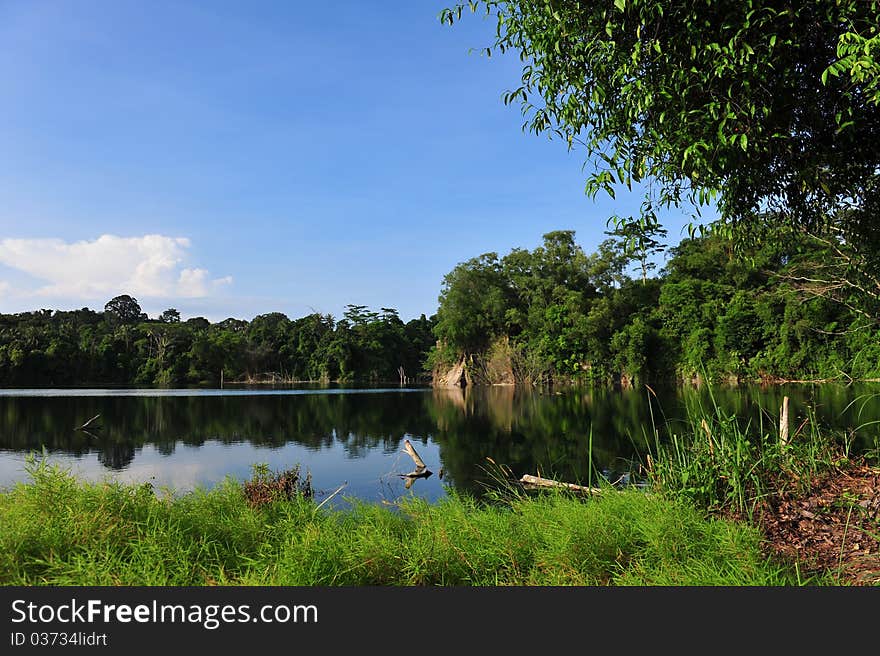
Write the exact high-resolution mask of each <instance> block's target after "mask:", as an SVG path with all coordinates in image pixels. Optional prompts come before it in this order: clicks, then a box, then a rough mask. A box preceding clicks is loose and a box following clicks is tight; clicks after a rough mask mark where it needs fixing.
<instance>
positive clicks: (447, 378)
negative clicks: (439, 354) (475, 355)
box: [433, 356, 473, 387]
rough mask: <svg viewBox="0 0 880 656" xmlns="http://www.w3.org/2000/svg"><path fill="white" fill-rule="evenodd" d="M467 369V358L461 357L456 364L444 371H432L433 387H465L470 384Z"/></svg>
mask: <svg viewBox="0 0 880 656" xmlns="http://www.w3.org/2000/svg"><path fill="white" fill-rule="evenodd" d="M472 382H473V381H472V380H471V376H470V373H469V372H468V367H467V357H466V356H462V357H461V358H460V359H459V360H458V362H456V363H455V364H454V365H452V367H450V368H449V369H447V370H445V371H441V370H436V369H435V370H434V373H433V385H434V387H465V386H467V385H470V384H472Z"/></svg>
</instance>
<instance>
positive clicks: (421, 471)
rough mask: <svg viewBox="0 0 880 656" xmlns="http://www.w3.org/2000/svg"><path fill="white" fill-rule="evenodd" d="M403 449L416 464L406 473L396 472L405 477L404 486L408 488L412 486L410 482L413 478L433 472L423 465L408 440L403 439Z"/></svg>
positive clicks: (426, 476) (427, 475)
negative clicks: (413, 468)
mask: <svg viewBox="0 0 880 656" xmlns="http://www.w3.org/2000/svg"><path fill="white" fill-rule="evenodd" d="M403 450H404V451H406V452H407V453H408V454H409V457H410V458H412V459H413V462H414V463H415V465H416V468H415V470H413V471H411V472H409V473H408V474H398V475H399V476H400V477H401V478H405V479H406V482H405V483H404V487H405V488H406V489H407V490H408V489H409V488H410V487H411V486H412V482H413V481H414V480H415V479H417V478H428V477H429V476H430V475H431V474H432V473H433V472H432V471H431V470H430V469H428V467H427V465H425V461H424V460H422V459H421V457H420V456H419V454H418V453H417V452H416V450H415V449H414V448H413V445H412V443H410V441H409V440H404V441H403Z"/></svg>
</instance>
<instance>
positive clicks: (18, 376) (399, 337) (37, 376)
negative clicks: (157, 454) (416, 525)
mask: <svg viewBox="0 0 880 656" xmlns="http://www.w3.org/2000/svg"><path fill="white" fill-rule="evenodd" d="M614 226H615V227H614V229H613V230H609V231H607V233H606V234H607V236H608V239H606V240H605V241H603V242H602V243H600V244H599V247H598V249H597V250H596V252H593V253H587V252H586V251H584V249H583V248H582V247H581V246H580V245H578V244H577V242H576V241H575V232H574V231H572V230H558V231H554V232H550V233H547V234H545V235H544V237H543V242H542V244H541V245H540V246H538V247H537V248H535V249H533V250H528V249H523V248H514V249H512V250H511V251H510V252H509V253H508V254H506V255H504V256H503V257H499V255H498V254H497V253H494V252H490V253H484V254H482V255H479V256H477V257H474V258H471V259H469V260H467V261H465V262H462V263H460V264H458V265H457V266H456V267H455V268H453V270H452V271H450V272H449V273H448V274H447V275H446V276H445V277H444V279H443V284H442V288H441V292H440V295H439V306H438V310H437V313H436V314H435V315H433V316H431V317H426V316H425V315H424V314H423V315H422V316H421V317H419V318H418V319H413V320H411V321H409V322H407V323H404V322H403V321H402V320H401V319H400V317H399V316H398V313H397V311H396V310H394V309H392V308H381V309H380V310H379V311H374V310H370V309H369V308H367V307H366V306H363V305H349V306H347V309H346V311H345V313H344V315H343V317H342V318H341V319H339V320H336V319H334V318H333V317H332V316H331V315H321V314H318V313H313V314H310V315H307V316H304V317H301V318H298V319H293V320H292V319H290V318H288V317H287V316H286V315H284V314H282V313H280V312H272V313H268V314H262V315H259V316H257V317H255V318H254V319H253V320H251V321H245V320H242V319H234V318H228V319H225V320H224V321H220V322H217V323H211V322H209V321H208V320H207V319H204V318H202V317H195V318H191V319H188V320H186V321H181V319H180V313H179V312H178V311H177V310H175V309H174V308H169V309H168V310H166V311H164V312H163V313H161V315H159V316H158V317H157V318H154V319H151V318H149V317H147V315H146V314H145V313H143V312H142V311H141V308H140V305H139V304H138V302H137V300H136V299H134V298H132V297H131V296H127V295H123V296H117V297H116V298H114V299H111V300H110V301H109V302H108V303H107V304H106V305H105V307H104V311H103V312H97V311H94V310H90V309H88V308H83V309H80V310H74V311H51V310H39V311H36V312H25V313H20V314H3V315H0V381H2V384H3V385H4V386H46V385H65V386H67V385H83V384H107V385H113V384H117V385H160V386H180V385H212V386H216V385H218V384H220V383H221V382H224V381H225V382H229V383H231V382H275V383H285V382H298V381H324V382H329V381H337V382H343V383H352V382H363V383H379V382H390V381H394V382H398V381H400V380H401V368H402V370H403V375H404V376H405V377H406V380H407V382H424V383H427V382H431V381H432V379H436V378H437V377H438V376H440V375H441V374H442V372H443V371H444V370H446V369H448V368H450V367H452V366H454V365H455V364H457V363H463V364H464V366H465V368H466V369H467V373H468V380H469V381H470V382H472V383H480V382H482V383H531V384H560V383H571V382H589V383H602V384H608V383H611V384H617V383H623V384H625V385H628V384H632V383H635V382H636V381H640V382H659V381H670V380H676V381H682V380H694V379H709V380H715V381H718V380H754V381H780V380H826V379H841V380H846V379H849V378H852V379H861V380H864V379H872V378H878V377H880V324H878V320H877V316H878V314H877V313H876V311H875V310H876V308H873V307H872V306H871V305H870V304H869V303H866V301H865V299H864V295H862V294H861V293H860V291H859V290H858V289H856V288H853V287H852V286H851V285H848V284H847V282H846V262H845V260H843V259H842V258H841V257H840V255H839V254H838V253H836V252H835V249H834V245H833V244H829V243H828V242H823V241H822V240H819V239H815V238H812V237H809V236H807V235H804V234H797V233H790V234H786V235H784V236H783V235H782V234H781V233H780V234H779V235H778V237H779V238H777V239H768V240H765V241H763V242H761V243H760V244H757V245H755V246H754V247H753V248H751V250H749V251H748V252H745V253H744V252H742V250H741V248H737V247H736V246H735V244H734V242H733V241H732V240H731V239H730V238H728V237H725V236H722V235H719V234H707V235H703V236H693V237H690V238H686V239H684V240H682V241H681V242H680V243H679V244H678V245H677V246H675V247H673V248H670V249H668V251H667V254H666V259H665V264H664V266H663V267H662V269H661V270H660V271H659V272H658V273H657V275H656V276H649V275H648V272H649V271H652V270H653V269H654V268H655V267H656V266H657V263H658V258H659V254H660V253H661V252H662V251H663V250H664V249H665V246H663V237H664V236H665V231H664V230H663V229H662V228H660V227H659V225H657V224H656V223H650V222H647V223H646V222H645V221H644V220H643V219H642V220H638V221H636V220H621V219H617V220H616V221H615V222H614ZM629 271H633V272H634V273H635V275H632V276H631V275H630V274H629V273H628V272H629Z"/></svg>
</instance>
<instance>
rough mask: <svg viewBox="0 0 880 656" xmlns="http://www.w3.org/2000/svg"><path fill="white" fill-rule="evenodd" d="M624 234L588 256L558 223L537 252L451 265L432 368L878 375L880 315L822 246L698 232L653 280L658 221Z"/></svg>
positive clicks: (553, 375) (474, 376)
mask: <svg viewBox="0 0 880 656" xmlns="http://www.w3.org/2000/svg"><path fill="white" fill-rule="evenodd" d="M632 225H633V224H630V227H632ZM626 232H627V231H621V230H619V229H618V230H615V231H613V232H612V233H609V234H610V235H612V236H611V238H609V239H608V240H606V241H604V242H603V243H602V244H601V245H600V246H599V249H598V252H596V253H592V254H587V253H585V252H584V251H583V249H582V248H581V247H579V246H578V245H577V244H576V242H575V240H574V232H572V231H556V232H551V233H548V234H546V235H544V243H543V245H542V246H539V247H538V248H536V249H534V250H532V251H528V250H524V249H514V250H512V251H511V252H510V253H508V254H507V255H505V256H504V257H500V258H499V257H498V255H497V254H496V253H485V254H483V255H480V256H479V257H475V258H473V259H470V260H468V261H467V262H464V263H462V264H459V265H458V266H457V267H456V268H455V269H454V270H453V271H452V272H451V273H449V274H448V275H447V276H446V277H445V279H444V282H443V291H442V293H441V297H440V307H439V310H438V313H437V325H436V327H435V329H434V330H435V333H436V335H437V337H438V338H439V340H440V342H439V345H438V347H436V348H435V349H434V350H433V351H432V353H431V364H432V365H433V366H434V368H435V371H438V372H440V371H443V370H446V369H449V368H450V367H452V368H453V370H454V371H455V372H456V373H455V376H456V377H458V376H459V375H462V376H463V377H464V378H465V379H466V380H467V379H468V378H470V380H471V381H472V382H481V381H482V382H489V383H498V382H512V381H517V382H532V383H547V382H569V381H571V380H587V381H591V382H605V383H623V384H624V385H629V384H632V383H633V382H634V381H637V380H638V381H640V382H650V381H657V380H670V379H675V380H695V379H709V380H714V381H719V380H727V381H731V380H733V381H736V380H760V381H774V380H775V381H779V380H803V379H840V380H847V379H849V378H850V377H851V378H855V379H868V378H875V377H878V376H880V326H878V322H877V319H876V317H877V314H876V313H874V314H871V313H870V312H868V311H866V310H865V307H866V306H865V305H864V302H863V299H862V298H861V297H860V295H859V293H858V290H857V289H853V287H852V286H851V285H849V284H847V283H846V280H845V275H846V273H847V272H846V263H845V262H843V261H841V260H840V258H839V257H838V256H837V255H836V253H835V252H834V251H833V248H832V247H830V246H829V245H828V244H827V243H823V242H821V241H819V240H816V239H814V238H811V237H805V236H800V237H798V236H795V235H793V234H789V235H787V237H785V238H784V239H783V238H780V239H776V240H767V241H765V242H764V243H763V244H762V245H761V246H760V247H755V248H753V249H752V250H751V251H750V252H746V253H743V252H742V251H741V250H740V251H735V249H734V243H733V242H731V241H730V240H728V239H724V238H721V237H718V236H700V237H693V238H688V239H685V240H683V241H682V242H681V243H680V244H679V245H678V246H676V247H675V248H672V249H671V250H670V251H669V253H668V259H667V261H666V265H665V267H664V268H663V269H662V270H661V271H660V275H659V276H657V277H648V276H647V270H648V269H649V268H650V267H651V266H652V265H653V263H652V261H651V260H652V258H651V256H652V255H654V254H656V253H657V252H658V251H660V250H661V249H662V246H660V245H659V244H660V242H659V241H658V240H657V239H655V238H654V237H657V236H660V235H657V227H656V225H655V226H650V225H649V226H647V229H646V230H643V231H642V232H643V233H644V234H643V238H641V239H632V238H631V237H630V236H627V234H626ZM654 259H656V258H654ZM633 264H635V266H633ZM633 268H635V269H636V270H637V272H638V275H637V276H636V277H635V278H633V277H630V276H628V275H627V274H626V271H627V269H633ZM456 363H458V368H457V369H455V368H454V367H455V365H456ZM459 372H461V373H459ZM446 382H449V381H446ZM452 382H458V378H457V379H456V380H455V381H452Z"/></svg>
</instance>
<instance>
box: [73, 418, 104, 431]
mask: <svg viewBox="0 0 880 656" xmlns="http://www.w3.org/2000/svg"><path fill="white" fill-rule="evenodd" d="M100 416H101V415H100V414H97V415H95V416H94V417H92V418H91V419H89V420H88V421H87V422H86V423H84V424H83V425H82V426H80V427H79V428H77V429H76V430H85V429H86V428H88V427H89V426H90V425H91V423H92V422H93V421H95V419H97V418H98V417H100ZM95 428H97V426H95Z"/></svg>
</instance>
